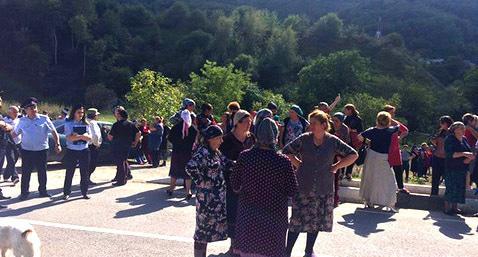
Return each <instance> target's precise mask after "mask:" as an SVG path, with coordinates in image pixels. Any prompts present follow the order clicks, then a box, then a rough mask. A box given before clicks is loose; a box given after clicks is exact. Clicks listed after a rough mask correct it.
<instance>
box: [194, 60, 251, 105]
mask: <svg viewBox="0 0 478 257" xmlns="http://www.w3.org/2000/svg"><path fill="white" fill-rule="evenodd" d="M252 85H254V84H253V83H252V82H251V80H250V77H249V75H248V74H246V73H244V72H242V71H240V70H237V69H235V68H234V65H232V64H229V65H228V66H225V67H223V66H218V65H217V64H216V63H215V62H210V61H206V63H205V64H204V67H203V68H201V71H200V73H198V74H196V73H191V75H190V81H189V82H188V83H186V95H187V96H189V97H191V98H193V99H197V101H198V102H199V103H210V104H212V105H213V106H215V107H216V108H217V109H216V111H218V112H221V111H225V108H226V106H227V104H228V103H229V102H232V101H239V102H240V101H242V99H243V96H244V93H245V91H246V89H247V88H248V87H249V86H252Z"/></svg>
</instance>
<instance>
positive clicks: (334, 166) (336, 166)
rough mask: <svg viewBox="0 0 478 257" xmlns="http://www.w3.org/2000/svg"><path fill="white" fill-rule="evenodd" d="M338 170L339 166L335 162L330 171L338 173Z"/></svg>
mask: <svg viewBox="0 0 478 257" xmlns="http://www.w3.org/2000/svg"><path fill="white" fill-rule="evenodd" d="M337 170H339V167H338V165H337V163H334V164H332V166H330V172H332V173H334V174H335V173H337Z"/></svg>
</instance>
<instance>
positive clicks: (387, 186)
mask: <svg viewBox="0 0 478 257" xmlns="http://www.w3.org/2000/svg"><path fill="white" fill-rule="evenodd" d="M391 122H392V116H391V115H390V113H388V112H379V113H378V114H377V125H376V126H375V127H373V128H369V129H367V130H366V131H364V132H363V133H362V134H360V135H359V136H358V137H359V139H360V141H362V142H364V141H365V139H367V140H368V141H370V149H368V151H367V157H365V162H364V166H363V170H362V179H361V181H360V197H361V198H362V199H363V200H364V202H365V207H370V208H373V207H374V205H379V206H381V207H386V208H388V210H389V211H391V212H396V210H395V203H396V202H397V193H396V192H397V190H398V187H397V181H396V180H395V173H394V171H393V170H392V168H391V167H390V164H389V162H388V153H389V149H390V144H391V143H392V136H393V134H394V133H396V132H397V131H398V130H399V126H393V127H391V126H390V125H391Z"/></svg>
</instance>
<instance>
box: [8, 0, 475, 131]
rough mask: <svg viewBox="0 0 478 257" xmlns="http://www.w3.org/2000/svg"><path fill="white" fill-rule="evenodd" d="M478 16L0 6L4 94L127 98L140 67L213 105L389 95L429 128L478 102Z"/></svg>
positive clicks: (86, 0)
mask: <svg viewBox="0 0 478 257" xmlns="http://www.w3.org/2000/svg"><path fill="white" fill-rule="evenodd" d="M476 13H478V2H476V1H456V0H423V1H409V0H397V1H359V0H335V1H310V0H295V1H290V0H269V1H263V0H222V1H212V0H204V1H197V0H182V1H171V0H155V1H151V0H122V1H114V0H31V1H0V23H1V24H2V26H0V70H1V73H0V87H1V88H0V91H2V90H4V91H5V94H6V96H5V97H6V98H8V97H15V98H17V99H16V100H20V99H18V98H22V97H25V96H30V95H32V94H35V95H36V96H38V97H39V98H42V99H45V100H48V101H51V102H58V103H59V104H63V105H65V104H71V102H78V101H86V100H88V101H90V100H91V96H92V95H94V96H98V98H99V99H101V98H106V96H111V98H119V99H120V100H124V99H125V96H126V95H127V94H128V93H129V92H130V91H131V90H132V85H131V83H132V81H134V82H135V83H139V82H137V81H139V79H138V78H137V79H136V80H135V79H133V80H130V78H131V77H133V76H135V74H136V76H140V75H139V74H143V73H144V72H145V69H148V70H150V71H156V72H157V73H160V74H163V75H155V76H154V77H160V76H164V77H167V78H170V79H168V81H169V82H167V83H166V82H165V83H166V84H168V85H170V86H171V87H172V88H175V89H174V90H179V91H180V92H182V93H183V94H186V95H193V94H196V95H197V99H196V100H197V101H198V102H203V101H204V102H205V101H209V102H211V103H214V104H215V108H216V109H217V110H218V111H219V110H222V109H223V108H225V106H224V103H226V102H227V101H229V100H241V99H242V100H243V102H244V103H243V106H247V107H248V108H253V107H259V106H262V105H264V104H266V103H267V102H269V101H270V100H269V99H267V98H271V99H276V100H275V101H278V102H281V101H282V100H281V99H283V100H284V102H291V103H298V104H300V105H302V107H303V108H304V109H305V110H310V108H311V107H312V106H313V105H316V104H317V103H318V102H320V101H327V102H330V101H331V100H332V99H334V98H335V96H336V94H338V93H342V94H343V95H348V96H352V95H355V94H358V95H368V96H371V97H373V98H374V99H384V100H386V101H390V99H392V98H393V97H394V96H396V97H398V98H399V99H400V107H401V108H400V109H399V113H400V116H401V117H404V118H406V120H407V121H408V123H409V124H408V125H409V127H410V128H412V129H416V130H423V131H425V130H429V129H430V128H431V127H433V126H434V124H435V120H436V118H437V117H438V116H440V115H443V114H451V115H454V116H455V117H459V116H460V115H461V114H462V113H463V112H465V111H469V109H468V108H471V107H473V108H476V107H478V103H477V102H476V99H475V98H474V95H476V92H475V91H476V90H475V88H477V87H478V86H476V84H477V82H476V81H477V79H475V77H476V75H475V73H476V69H474V68H473V67H474V64H476V63H478V18H477V17H478V16H477V15H476ZM377 30H380V32H381V34H380V35H381V36H380V37H379V38H377V37H376V36H375V35H376V32H377ZM206 60H210V61H211V62H208V63H206ZM213 63H214V64H213ZM231 64H232V65H234V66H231ZM136 76H135V78H136ZM143 76H146V75H144V74H143ZM158 80H159V79H158ZM172 81H185V82H184V83H183V84H184V85H183V86H181V87H180V86H178V85H176V84H174V83H173V82H172ZM165 83H162V82H161V83H160V84H165ZM224 83H226V84H224ZM91 85H96V86H91ZM97 85H101V86H97ZM230 85H234V86H237V88H232V86H230ZM196 86H198V88H195V87H196ZM224 86H225V88H223V87H224ZM183 87H184V88H186V89H187V90H184V88H183ZM103 90H104V91H105V92H100V91H103ZM179 91H178V93H180V92H179ZM111 92H114V93H115V96H112V95H111ZM175 92H176V91H175ZM131 94H132V93H129V95H131ZM233 98H235V99H233ZM145 100H146V99H145ZM153 100H154V101H155V102H156V101H158V100H159V99H153ZM104 102H107V101H106V100H105V101H98V102H97V103H95V104H98V105H101V103H104ZM370 102H371V103H372V104H373V103H374V101H372V100H370ZM442 103H446V104H442ZM171 108H173V107H171ZM364 108H366V107H364ZM174 109H177V106H174ZM285 109H287V108H286V107H285ZM165 112H166V113H164V114H161V115H163V116H166V115H167V113H168V112H169V111H168V110H165ZM147 115H152V114H151V112H149V113H148V114H147Z"/></svg>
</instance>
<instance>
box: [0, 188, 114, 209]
mask: <svg viewBox="0 0 478 257" xmlns="http://www.w3.org/2000/svg"><path fill="white" fill-rule="evenodd" d="M105 184H110V183H99V184H98V185H96V186H95V187H91V188H90V189H89V190H88V194H89V195H95V194H98V193H101V192H103V191H105V190H107V189H110V188H113V186H111V185H110V186H104V185H105ZM48 193H49V194H51V195H59V196H54V197H52V198H51V201H47V202H43V203H40V204H35V205H31V206H26V207H22V208H18V209H6V210H4V211H0V217H11V216H17V215H22V214H25V213H29V212H32V211H35V210H40V209H45V208H49V207H53V206H57V205H60V204H64V203H68V202H71V201H77V200H81V198H76V197H79V196H81V192H80V186H79V185H75V186H73V187H72V193H71V198H70V199H69V200H68V201H64V200H63V188H57V189H51V190H48ZM37 195H38V193H37V192H32V193H30V196H29V199H32V198H34V197H36V196H37ZM18 201H19V200H18V198H12V199H10V200H7V201H3V202H2V205H10V204H13V203H16V202H18ZM25 201H26V202H28V199H27V200H25Z"/></svg>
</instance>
